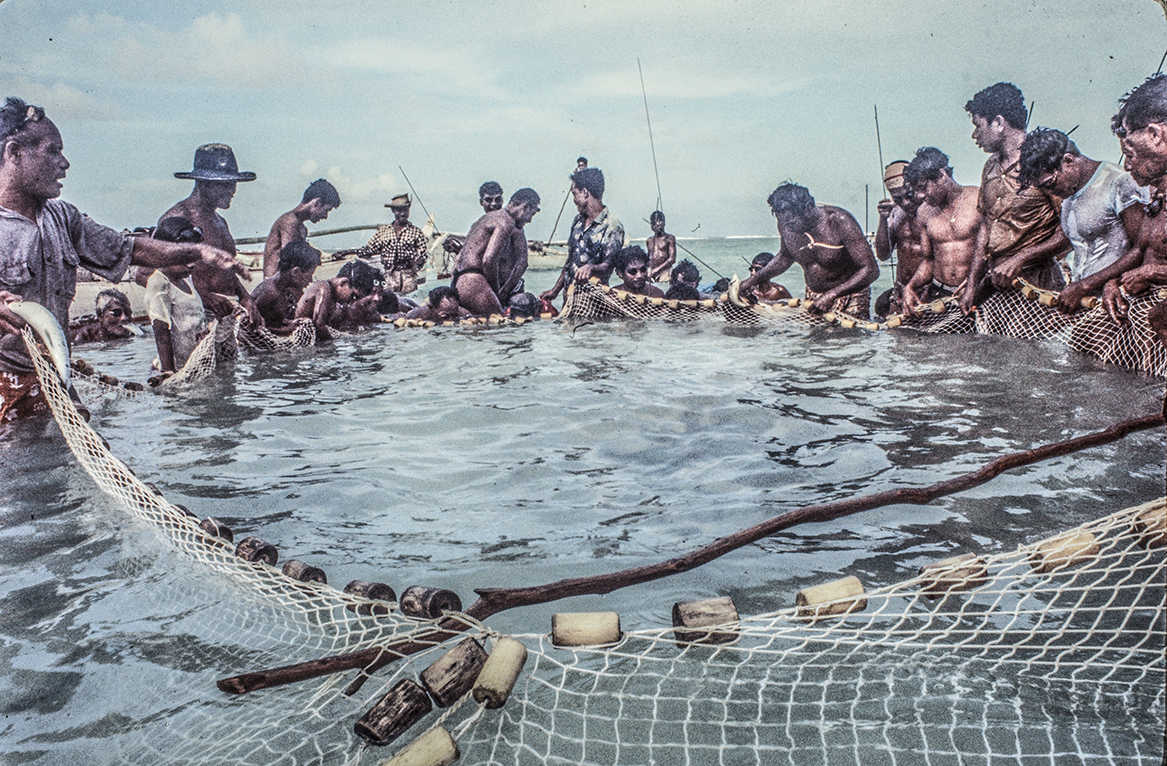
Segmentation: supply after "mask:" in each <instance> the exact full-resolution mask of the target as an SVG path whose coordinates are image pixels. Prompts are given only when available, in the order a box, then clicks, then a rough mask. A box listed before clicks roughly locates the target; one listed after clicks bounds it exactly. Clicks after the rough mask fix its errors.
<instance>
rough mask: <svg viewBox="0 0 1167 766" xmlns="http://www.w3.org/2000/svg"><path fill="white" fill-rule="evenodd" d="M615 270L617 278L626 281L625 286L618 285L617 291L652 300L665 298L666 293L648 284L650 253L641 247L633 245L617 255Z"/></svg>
mask: <svg viewBox="0 0 1167 766" xmlns="http://www.w3.org/2000/svg"><path fill="white" fill-rule="evenodd" d="M615 268H616V274H617V276H619V277H620V279H622V280H624V282H623V284H621V285H617V287H616V289H617V290H623V291H624V292H626V293H632V294H633V295H647V296H648V297H650V298H663V297H665V294H664V291H662V290H661V289H660V288H659V287H657V286H656V285H652V284H649V282H648V253H646V252H644V249H643V248H641V247H640V245H632V246H630V247H626V248H624V249H622V250H621V251H620V252H618V253H616V258H615Z"/></svg>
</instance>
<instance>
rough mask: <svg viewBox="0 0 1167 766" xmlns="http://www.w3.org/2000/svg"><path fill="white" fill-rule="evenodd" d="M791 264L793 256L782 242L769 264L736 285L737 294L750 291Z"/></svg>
mask: <svg viewBox="0 0 1167 766" xmlns="http://www.w3.org/2000/svg"><path fill="white" fill-rule="evenodd" d="M792 263H794V256H793V255H791V254H790V251H789V250H787V249H786V243H785V242H783V243H782V246H781V247H780V248H779V249H778V254H777V255H775V256H774V257H773V258H771V259H770V262H769V263H767V264H766V265H765V266H763V267H762V268H761V270H759V271H758V273H757V274H753V275H751V276H748V277H746V278H745V279H743V280H742V282H741V284H740V285H738V290H739V292H746V291H749V290H752V289H753V288H754V285H756V284H758V283H759V282H764V281H765V280H767V279H771V278H773V277H776V276H778V275H779V274H781V273H782V272H784V271H786V270H787V269H788V268H790V265H791V264H792Z"/></svg>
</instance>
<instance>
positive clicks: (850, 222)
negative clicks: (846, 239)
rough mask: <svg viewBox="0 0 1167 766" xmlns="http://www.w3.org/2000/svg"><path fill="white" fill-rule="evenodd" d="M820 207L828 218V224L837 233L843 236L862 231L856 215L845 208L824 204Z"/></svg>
mask: <svg viewBox="0 0 1167 766" xmlns="http://www.w3.org/2000/svg"><path fill="white" fill-rule="evenodd" d="M820 209H821V210H822V211H823V215H824V216H825V217H826V219H827V226H828V227H830V229H831V231H833V232H835V233H836V234H838V235H840V236H842V235H844V234H850V233H853V232H855V231H859V232H860V233H862V230H861V229H860V228H859V222H858V221H856V220H855V216H853V215H851V214H850V213H849V212H847V211H846V210H844V209H843V208H841V207H836V206H834V205H823V206H822V207H821V208H820Z"/></svg>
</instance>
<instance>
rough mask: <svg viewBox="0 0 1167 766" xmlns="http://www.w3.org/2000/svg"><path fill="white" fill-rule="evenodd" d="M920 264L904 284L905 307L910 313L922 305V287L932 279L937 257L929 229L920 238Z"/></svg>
mask: <svg viewBox="0 0 1167 766" xmlns="http://www.w3.org/2000/svg"><path fill="white" fill-rule="evenodd" d="M920 256H921V259H920V265H919V266H917V267H916V271H915V273H914V274H912V278H911V279H909V280H908V283H907V284H906V285H904V298H903V303H904V308H906V309H907V310H908V313H909V314H913V315H914V314H915V313H916V306H918V305H920V293H919V291H920V288H922V287H924V286H925V285H927V284H928V283H929V282H931V281H932V269H933V265H934V264H935V259H934V256H933V252H932V238H931V237H929V236H928V232H927V230H925V231H924V232H923V236H922V237H921V238H920Z"/></svg>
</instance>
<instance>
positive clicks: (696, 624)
mask: <svg viewBox="0 0 1167 766" xmlns="http://www.w3.org/2000/svg"><path fill="white" fill-rule="evenodd" d="M737 624H738V613H737V606H736V605H735V604H734V603H733V599H732V598H730V597H729V596H719V597H717V598H707V599H703V600H701V601H678V602H677V603H675V604H673V627H674V628H675V630H674V635H676V637H677V640H678V641H682V642H693V643H703V644H725V643H729V642H730V641H733V640H735V639H736V638H737V637H738V633H737V630H736V628H737ZM711 626H719V628H720V629H719V630H708V628H709V627H711Z"/></svg>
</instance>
